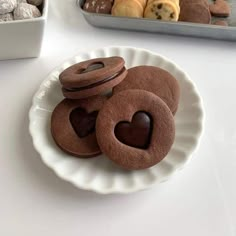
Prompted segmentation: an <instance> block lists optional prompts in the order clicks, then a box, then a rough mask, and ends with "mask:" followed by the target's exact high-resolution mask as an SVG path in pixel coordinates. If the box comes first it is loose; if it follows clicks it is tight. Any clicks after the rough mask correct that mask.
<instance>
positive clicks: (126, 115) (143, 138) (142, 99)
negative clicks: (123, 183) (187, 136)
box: [96, 89, 175, 170]
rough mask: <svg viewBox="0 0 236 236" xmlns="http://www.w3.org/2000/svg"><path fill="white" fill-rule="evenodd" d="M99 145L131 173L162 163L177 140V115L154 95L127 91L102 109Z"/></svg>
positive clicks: (100, 113) (98, 132)
mask: <svg viewBox="0 0 236 236" xmlns="http://www.w3.org/2000/svg"><path fill="white" fill-rule="evenodd" d="M96 132H97V141H98V144H99V146H100V148H101V150H102V152H104V154H106V155H107V156H108V158H110V159H111V160H112V161H114V162H115V163H116V164H118V165H120V166H121V167H123V168H125V169H129V170H137V169H145V168H148V167H151V166H153V165H155V164H157V163H158V162H160V161H161V160H162V159H163V158H164V157H165V156H166V155H167V153H168V152H169V150H170V148H171V146H172V144H173V142H174V137H175V125H174V118H173V115H172V113H171V111H170V109H169V108H168V106H167V105H166V104H165V103H164V102H163V101H162V100H161V99H160V98H159V97H158V96H156V95H154V94H153V93H150V92H147V91H144V90H137V89H136V90H126V91H122V92H120V93H117V94H116V95H114V96H113V97H111V98H110V99H109V100H108V101H107V102H106V103H105V104H104V106H103V108H102V109H101V110H100V112H99V114H98V117H97V122H96Z"/></svg>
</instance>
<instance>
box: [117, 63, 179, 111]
mask: <svg viewBox="0 0 236 236" xmlns="http://www.w3.org/2000/svg"><path fill="white" fill-rule="evenodd" d="M127 89H143V90H146V91H149V92H152V93H154V94H155V95H157V96H159V97H160V98H161V99H162V100H163V101H164V102H165V103H166V104H167V105H168V107H169V108H170V110H171V111H172V113H173V114H175V113H176V111H177V108H178V104H179V98H180V87H179V84H178V81H177V80H176V79H175V78H174V77H173V76H172V75H171V74H170V73H169V72H168V71H166V70H163V69H161V68H159V67H155V66H136V67H133V68H130V69H129V70H128V74H127V76H126V78H125V79H124V80H123V81H122V82H121V83H120V84H118V85H117V86H116V87H114V88H113V94H117V93H119V92H120V91H122V90H127Z"/></svg>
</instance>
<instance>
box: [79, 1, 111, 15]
mask: <svg viewBox="0 0 236 236" xmlns="http://www.w3.org/2000/svg"><path fill="white" fill-rule="evenodd" d="M112 3H113V1H112V0H86V1H85V3H84V5H83V9H84V10H85V11H88V12H92V13H101V14H110V13H111V8H112Z"/></svg>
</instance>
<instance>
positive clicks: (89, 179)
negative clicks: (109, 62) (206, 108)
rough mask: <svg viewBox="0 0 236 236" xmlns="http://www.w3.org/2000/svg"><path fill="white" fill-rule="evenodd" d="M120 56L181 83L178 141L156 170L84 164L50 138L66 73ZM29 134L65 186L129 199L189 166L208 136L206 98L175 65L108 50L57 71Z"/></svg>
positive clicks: (36, 104)
mask: <svg viewBox="0 0 236 236" xmlns="http://www.w3.org/2000/svg"><path fill="white" fill-rule="evenodd" d="M109 56H121V57H123V58H124V59H125V61H126V66H127V68H130V67H133V66H137V65H153V66H158V67H161V68H163V69H165V70H167V71H169V72H170V73H171V74H172V75H173V76H174V77H175V78H176V79H177V80H178V82H179V85H180V88H181V98H180V104H179V109H178V111H177V113H176V115H175V123H176V137H175V142H174V144H173V146H172V148H171V150H170V152H169V153H168V155H167V156H166V157H165V158H164V159H163V160H162V161H161V162H160V163H158V164H157V165H155V166H153V167H152V168H149V169H145V170H138V171H125V170H123V169H121V168H119V167H118V166H117V165H115V164H113V163H112V162H111V161H110V160H109V159H108V158H107V157H106V156H104V155H100V156H99V157H95V158H89V159H80V158H75V157H72V156H70V155H68V154H66V153H64V152H62V151H61V150H60V149H59V148H58V147H57V146H56V144H55V143H54V141H53V139H52V137H51V133H50V118H51V113H52V111H53V109H54V107H55V106H56V105H57V104H58V103H59V102H60V101H61V100H62V99H63V96H62V93H61V85H60V83H59V81H58V76H59V74H60V73H61V72H62V71H63V70H64V69H66V68H67V67H69V66H71V65H73V64H75V63H77V62H80V61H83V60H87V59H90V58H96V57H109ZM29 119H30V124H29V129H30V133H31V135H32V138H33V144H34V146H35V148H36V150H37V151H38V152H39V153H40V155H41V157H42V160H43V161H44V163H45V164H46V165H47V166H49V167H50V168H52V169H53V170H54V171H55V173H56V174H57V175H58V176H59V177H61V178H62V179H64V180H67V181H69V182H71V183H73V184H74V185H75V186H77V187H78V188H81V189H87V190H93V191H95V192H98V193H103V194H107V193H129V192H135V191H138V190H141V189H145V188H148V187H150V186H151V185H153V184H154V183H160V182H162V181H164V180H167V179H168V178H169V177H170V176H171V175H173V173H175V172H176V170H179V169H181V168H182V167H183V166H184V165H185V164H186V163H187V162H188V161H189V160H190V157H191V155H192V153H193V151H194V150H195V149H196V147H197V146H198V144H199V140H200V136H201V134H202V130H203V108H202V102H201V98H200V96H199V94H198V92H197V90H196V87H195V85H194V84H193V82H191V80H190V79H189V77H188V76H187V75H186V74H185V73H184V72H183V71H182V70H181V69H180V68H179V67H178V66H176V65H175V64H174V63H173V62H170V61H169V60H168V59H166V58H164V57H162V56H160V55H157V54H155V53H152V52H150V51H147V50H144V49H138V48H130V47H107V48H102V49H98V50H94V51H91V52H85V53H81V54H79V55H78V56H76V57H73V58H72V59H71V60H68V61H67V62H65V63H64V64H63V65H61V66H59V67H58V68H57V69H55V70H54V71H53V72H52V73H51V74H50V75H49V76H48V77H47V78H46V79H45V80H44V81H43V83H42V84H41V86H40V88H39V89H38V91H37V93H36V94H35V96H34V98H33V104H32V107H31V109H30V112H29Z"/></svg>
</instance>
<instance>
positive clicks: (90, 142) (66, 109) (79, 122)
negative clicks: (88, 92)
mask: <svg viewBox="0 0 236 236" xmlns="http://www.w3.org/2000/svg"><path fill="white" fill-rule="evenodd" d="M106 100H107V98H106V97H103V96H94V97H91V98H88V99H81V100H70V99H64V100H63V101H62V102H60V103H59V104H58V105H57V106H56V108H55V109H54V111H53V113H52V117H51V133H52V137H53V138H54V140H55V142H56V144H57V145H58V146H59V147H60V148H61V149H62V150H63V151H65V152H67V153H69V154H71V155H73V156H78V157H84V158H86V157H92V156H96V155H98V154H100V153H101V151H100V148H99V146H98V144H97V139H96V134H95V123H96V118H97V115H98V111H99V110H100V108H101V107H102V106H103V104H104V103H105V101H106Z"/></svg>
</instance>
